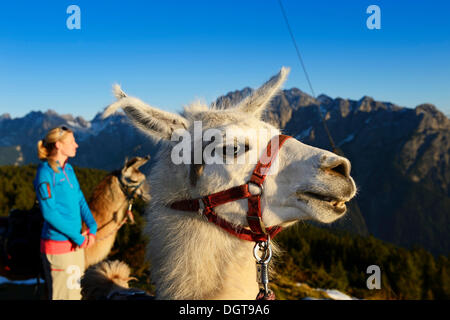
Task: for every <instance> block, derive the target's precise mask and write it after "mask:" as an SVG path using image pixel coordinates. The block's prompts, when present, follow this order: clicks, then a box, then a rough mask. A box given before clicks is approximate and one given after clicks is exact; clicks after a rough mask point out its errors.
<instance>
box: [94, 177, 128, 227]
mask: <svg viewBox="0 0 450 320" xmlns="http://www.w3.org/2000/svg"><path fill="white" fill-rule="evenodd" d="M105 182H106V183H103V184H101V185H100V186H99V188H98V189H96V190H95V191H94V196H93V197H92V199H91V201H90V202H89V207H90V208H91V211H92V215H93V217H94V219H95V221H96V222H97V225H98V232H99V233H105V232H108V231H109V230H110V229H111V228H115V227H116V225H117V224H119V223H120V222H121V221H122V218H123V216H124V212H125V209H126V206H127V202H126V196H125V195H124V193H123V191H122V190H121V188H120V186H119V181H118V180H117V178H116V177H114V176H111V177H110V178H109V179H108V180H107V181H105Z"/></svg>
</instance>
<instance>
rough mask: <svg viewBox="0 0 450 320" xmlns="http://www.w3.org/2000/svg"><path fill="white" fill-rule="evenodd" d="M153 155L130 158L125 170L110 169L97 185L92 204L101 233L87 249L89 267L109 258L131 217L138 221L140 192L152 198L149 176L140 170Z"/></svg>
mask: <svg viewBox="0 0 450 320" xmlns="http://www.w3.org/2000/svg"><path fill="white" fill-rule="evenodd" d="M149 159H150V157H149V156H147V157H145V158H141V157H135V158H133V159H131V160H129V161H126V162H125V165H124V166H123V168H122V169H121V170H116V171H113V172H112V173H110V174H109V175H108V176H107V177H106V178H104V179H103V180H102V181H101V182H100V184H99V185H98V186H97V187H96V188H95V189H94V191H93V193H92V196H91V198H90V200H89V208H90V209H91V212H92V215H93V216H94V219H95V221H96V222H97V236H96V241H95V243H94V245H93V246H92V247H89V248H86V249H85V251H84V252H85V266H86V268H88V267H89V266H90V265H93V264H96V263H98V262H100V261H101V260H103V259H105V258H106V256H107V255H108V254H109V252H110V251H111V248H112V246H113V245H114V241H115V240H116V236H117V232H118V230H119V229H120V227H122V225H123V224H124V223H126V222H127V220H130V222H131V223H134V219H133V215H132V214H131V204H132V202H133V200H134V199H135V198H136V197H138V196H139V197H142V198H143V199H144V201H148V200H150V199H149V196H148V193H149V185H148V183H147V182H146V177H145V175H144V174H143V173H142V172H140V171H139V168H140V167H141V166H142V165H144V164H145V163H146V162H147V161H148V160H149ZM84 228H86V226H83V229H84ZM83 231H84V230H83Z"/></svg>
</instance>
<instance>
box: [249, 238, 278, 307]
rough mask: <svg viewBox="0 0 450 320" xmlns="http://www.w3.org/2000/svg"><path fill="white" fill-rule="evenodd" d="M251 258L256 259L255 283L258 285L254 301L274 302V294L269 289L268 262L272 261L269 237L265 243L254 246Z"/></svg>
mask: <svg viewBox="0 0 450 320" xmlns="http://www.w3.org/2000/svg"><path fill="white" fill-rule="evenodd" d="M253 256H254V257H255V259H256V282H258V284H259V285H260V289H259V292H258V295H257V296H256V300H275V293H274V292H273V291H272V290H270V289H269V262H270V260H271V259H272V246H271V245H270V236H268V237H267V241H261V242H257V243H256V244H255V247H254V248H253Z"/></svg>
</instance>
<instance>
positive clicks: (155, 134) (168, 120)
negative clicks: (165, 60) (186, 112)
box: [102, 84, 188, 140]
mask: <svg viewBox="0 0 450 320" xmlns="http://www.w3.org/2000/svg"><path fill="white" fill-rule="evenodd" d="M113 92H114V95H115V96H116V98H117V99H118V101H116V102H114V103H113V104H111V105H109V106H108V107H107V108H106V109H105V111H104V112H103V114H102V118H103V119H104V118H107V117H109V116H110V115H112V114H113V113H114V112H116V111H117V110H118V109H120V108H122V109H123V111H124V112H125V114H126V115H127V117H128V118H129V119H130V121H131V123H132V124H133V125H134V126H135V127H136V128H138V129H140V130H141V131H142V132H144V133H145V134H147V135H148V136H150V137H152V138H154V139H157V140H159V139H165V140H170V137H171V136H172V132H173V131H174V130H176V129H180V128H184V129H186V128H187V127H188V121H187V120H186V119H185V118H183V117H182V116H180V115H177V114H174V113H170V112H166V111H163V110H159V109H157V108H153V107H151V106H149V105H148V104H146V103H144V102H143V101H141V100H139V99H137V98H134V97H129V96H128V95H127V94H125V93H124V92H123V91H122V90H121V89H120V86H119V85H117V84H116V85H114V86H113Z"/></svg>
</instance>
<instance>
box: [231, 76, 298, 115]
mask: <svg viewBox="0 0 450 320" xmlns="http://www.w3.org/2000/svg"><path fill="white" fill-rule="evenodd" d="M289 71H290V68H286V67H282V68H281V70H280V72H279V73H278V74H277V75H275V76H273V77H272V78H271V79H270V80H269V81H267V82H266V83H264V84H263V85H262V86H261V87H260V88H259V89H258V90H256V91H255V92H253V93H252V94H251V95H249V96H248V97H247V98H245V99H244V100H242V101H241V102H240V103H239V104H238V105H237V107H236V108H238V109H240V110H241V111H243V112H246V113H250V114H253V115H255V116H257V117H258V118H259V117H261V114H262V112H263V111H264V110H265V108H266V107H267V106H268V105H269V103H270V101H271V100H272V98H273V97H275V95H277V94H278V92H279V90H280V88H281V86H282V85H283V83H284V82H285V81H286V79H287V75H288V74H289Z"/></svg>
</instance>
